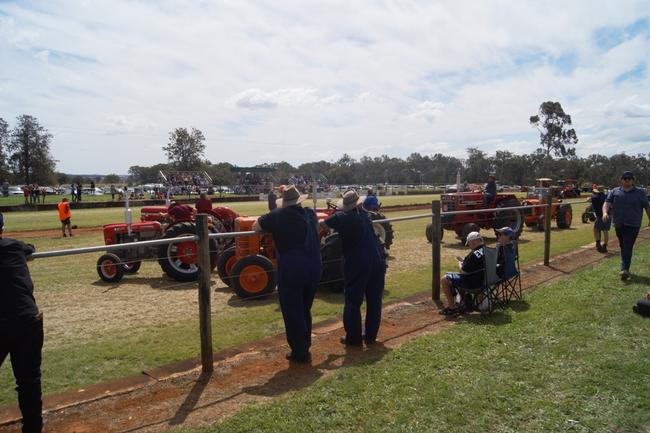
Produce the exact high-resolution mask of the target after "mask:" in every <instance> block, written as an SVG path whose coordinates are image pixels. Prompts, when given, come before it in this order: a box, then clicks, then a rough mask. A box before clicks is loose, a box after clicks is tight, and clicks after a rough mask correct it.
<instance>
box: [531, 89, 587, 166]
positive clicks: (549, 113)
mask: <svg viewBox="0 0 650 433" xmlns="http://www.w3.org/2000/svg"><path fill="white" fill-rule="evenodd" d="M529 120H530V124H531V125H533V126H534V127H536V128H537V129H538V130H539V139H540V144H541V145H542V149H543V150H544V152H545V155H546V157H551V153H553V155H555V156H560V157H575V152H576V150H575V148H574V147H570V146H571V145H573V144H576V143H577V142H578V136H577V135H576V131H575V129H573V128H571V129H568V127H569V126H571V116H570V115H568V114H566V113H565V112H564V110H563V109H562V105H560V103H559V102H553V101H546V102H543V103H542V105H540V106H539V113H538V114H537V115H535V116H530V119H529Z"/></svg>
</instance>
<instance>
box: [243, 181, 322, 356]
mask: <svg viewBox="0 0 650 433" xmlns="http://www.w3.org/2000/svg"><path fill="white" fill-rule="evenodd" d="M306 198H307V195H306V194H304V195H301V194H300V192H299V191H298V190H297V189H296V187H295V186H294V185H291V186H289V187H288V188H287V189H286V190H285V191H284V193H283V194H282V198H280V199H278V200H277V202H276V204H277V208H276V209H274V210H272V211H271V212H269V213H267V214H266V215H262V216H261V217H259V218H258V220H257V221H256V222H255V224H253V230H255V231H257V232H266V233H271V234H272V235H273V241H274V242H275V250H276V257H277V262H278V264H277V281H278V297H279V300H280V309H281V310H282V318H283V319H284V328H285V332H286V335H287V342H288V343H289V347H290V348H291V352H290V353H288V354H287V356H286V357H287V359H288V360H289V361H291V362H298V363H310V362H311V354H310V352H309V348H310V347H311V326H312V318H311V306H312V304H313V302H314V296H315V295H316V288H317V287H318V282H319V280H320V274H321V257H320V242H319V239H318V219H317V218H316V213H315V212H314V211H313V210H311V209H305V208H303V207H302V206H300V203H301V202H303V201H304V200H305V199H306Z"/></svg>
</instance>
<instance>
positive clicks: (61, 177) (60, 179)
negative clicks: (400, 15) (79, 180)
mask: <svg viewBox="0 0 650 433" xmlns="http://www.w3.org/2000/svg"><path fill="white" fill-rule="evenodd" d="M56 181H57V183H58V184H59V185H63V184H66V183H69V182H70V176H68V175H67V174H65V173H61V172H57V173H56Z"/></svg>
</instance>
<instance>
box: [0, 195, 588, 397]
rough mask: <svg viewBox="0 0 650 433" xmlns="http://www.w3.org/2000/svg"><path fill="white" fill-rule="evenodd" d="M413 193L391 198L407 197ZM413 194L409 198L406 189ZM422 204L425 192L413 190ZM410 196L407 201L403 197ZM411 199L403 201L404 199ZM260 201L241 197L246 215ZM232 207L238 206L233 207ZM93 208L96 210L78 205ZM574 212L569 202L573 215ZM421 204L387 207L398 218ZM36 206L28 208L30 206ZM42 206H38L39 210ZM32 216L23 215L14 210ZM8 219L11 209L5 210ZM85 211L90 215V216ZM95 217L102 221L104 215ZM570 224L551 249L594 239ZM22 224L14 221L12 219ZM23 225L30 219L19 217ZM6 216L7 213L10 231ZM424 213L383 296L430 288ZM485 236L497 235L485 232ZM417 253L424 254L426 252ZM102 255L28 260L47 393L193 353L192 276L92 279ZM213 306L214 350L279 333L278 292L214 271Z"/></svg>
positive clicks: (528, 238) (332, 307) (0, 375)
mask: <svg viewBox="0 0 650 433" xmlns="http://www.w3.org/2000/svg"><path fill="white" fill-rule="evenodd" d="M411 198H412V197H393V198H392V199H394V200H395V201H396V202H399V201H398V200H400V201H401V200H409V199H411ZM413 198H415V197H413ZM420 198H422V199H423V200H424V201H425V202H426V200H429V201H430V200H431V197H428V198H425V197H420ZM409 201H410V200H409ZM407 203H408V202H407ZM263 206H264V205H263V204H262V203H252V204H250V203H249V204H241V205H238V206H237V209H238V210H239V211H240V212H244V211H243V210H241V209H249V210H247V211H246V212H250V213H251V214H256V213H260V212H261V210H263ZM233 207H234V208H235V206H233ZM85 212H86V213H87V214H89V215H94V212H95V211H94V210H88V211H85ZM578 212H581V210H580V209H575V211H574V215H575V214H577V213H578ZM418 213H422V211H410V212H398V213H391V214H390V216H402V215H412V214H418ZM31 214H34V213H31ZM40 214H42V213H39V215H40ZM25 215H27V216H31V215H30V213H22V214H20V216H25ZM7 216H8V217H12V214H8V215H7ZM88 218H89V219H90V218H91V217H88ZM92 218H97V221H98V222H99V224H101V223H106V222H109V221H106V220H101V218H99V217H98V216H97V215H94V216H92ZM577 221H578V220H577V218H576V217H574V226H573V227H572V228H571V229H570V230H563V231H556V230H554V231H553V234H552V254H558V253H562V252H565V251H569V250H572V249H575V248H576V247H578V246H580V245H585V244H587V243H589V242H590V241H591V226H590V225H583V224H581V223H579V222H577ZM13 222H16V223H20V222H21V221H20V220H18V221H16V220H14V221H13ZM22 222H23V223H25V225H26V226H27V227H30V228H33V222H32V225H30V224H28V223H27V222H25V221H22ZM11 223H12V220H9V221H7V224H8V227H7V228H8V229H9V228H10V227H11V226H10V225H9V224H11ZM425 224H426V220H416V221H406V222H398V223H395V244H394V246H393V248H392V249H391V260H390V262H389V263H390V268H389V272H388V276H387V292H386V300H392V299H398V298H402V297H404V296H408V295H411V294H414V293H418V292H422V291H427V290H430V287H431V265H430V255H429V254H428V251H429V250H430V244H428V243H427V242H426V240H425V237H424V226H425ZM485 235H487V236H488V242H490V243H494V238H493V237H492V235H491V234H490V233H485ZM542 238H543V234H542V233H539V232H534V231H530V230H528V229H526V230H525V231H524V234H523V235H522V240H521V244H520V245H521V257H522V260H523V261H529V260H540V257H541V256H542V243H541V241H542ZM24 240H25V241H28V242H32V243H34V244H35V245H36V246H37V248H38V250H39V251H45V250H58V249H64V248H70V247H78V246H90V245H98V244H101V243H102V239H101V234H100V233H93V232H91V233H81V234H80V235H79V236H75V237H74V238H60V237H58V236H52V237H46V236H39V237H38V238H25V239H24ZM423 251H424V254H423ZM458 254H464V248H463V247H461V246H460V245H459V243H458V241H457V240H455V239H453V236H450V235H449V233H447V234H446V235H445V242H444V248H443V269H449V270H450V269H451V268H452V265H453V257H454V256H455V255H458ZM98 257H99V254H87V255H80V256H68V257H60V258H57V259H39V260H36V261H35V262H33V263H31V264H30V269H31V272H32V276H33V279H34V283H35V287H36V293H35V295H36V298H37V302H38V304H39V306H40V308H41V309H42V310H43V311H44V314H45V333H46V334H45V335H46V337H45V346H44V351H43V354H44V359H43V377H44V379H43V385H44V391H45V392H46V393H51V392H57V391H62V390H65V389H70V388H76V387H82V386H86V385H88V384H92V383H96V382H98V381H102V380H107V379H112V378H118V377H123V376H126V375H131V374H137V373H139V372H140V371H142V370H143V369H147V368H152V367H155V366H159V365H161V364H164V363H167V362H171V361H175V360H181V359H186V358H189V357H194V356H196V355H197V354H198V351H199V341H198V319H197V311H198V303H197V293H196V287H195V284H193V283H189V284H187V283H186V284H179V283H177V282H175V281H173V280H170V279H169V278H167V277H164V276H162V272H161V270H160V267H159V266H158V264H157V263H156V262H155V261H150V262H146V263H143V265H142V268H141V270H140V272H139V273H138V274H137V275H135V276H128V277H125V279H124V280H123V281H122V282H121V283H120V284H119V285H111V284H107V283H104V282H101V281H99V278H98V276H97V273H96V272H95V263H96V260H97V258H98ZM212 283H213V287H214V288H215V290H214V291H213V298H212V311H213V315H212V317H213V336H215V337H214V341H213V345H214V347H215V350H218V349H220V348H225V347H229V346H232V345H234V344H238V343H242V342H246V341H252V340H255V339H258V338H261V337H263V336H267V335H273V334H277V333H280V332H282V331H283V328H282V319H281V315H280V312H279V309H278V305H277V297H276V296H275V295H273V296H271V297H269V298H268V299H266V300H261V301H259V300H258V301H242V300H240V299H239V298H237V297H236V296H234V295H233V294H232V292H231V291H230V289H228V288H226V287H225V286H224V285H223V284H222V283H221V282H220V281H219V280H218V278H217V276H216V275H214V276H213V281H212ZM341 310H342V296H341V295H339V294H331V293H319V294H318V295H317V299H316V302H315V304H314V308H313V313H314V318H315V321H320V320H324V319H327V318H331V317H334V316H336V315H338V314H340V313H341ZM12 382H13V378H12V376H11V370H10V368H9V365H8V364H7V365H6V366H5V365H3V367H2V368H0V404H5V403H10V402H15V392H14V391H13V386H12Z"/></svg>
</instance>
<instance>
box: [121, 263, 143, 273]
mask: <svg viewBox="0 0 650 433" xmlns="http://www.w3.org/2000/svg"><path fill="white" fill-rule="evenodd" d="M141 265H142V262H141V261H140V260H130V261H128V262H124V263H122V270H123V271H124V273H125V274H135V273H136V272H138V271H139V270H140V266H141Z"/></svg>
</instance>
